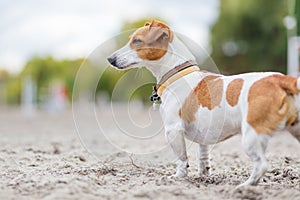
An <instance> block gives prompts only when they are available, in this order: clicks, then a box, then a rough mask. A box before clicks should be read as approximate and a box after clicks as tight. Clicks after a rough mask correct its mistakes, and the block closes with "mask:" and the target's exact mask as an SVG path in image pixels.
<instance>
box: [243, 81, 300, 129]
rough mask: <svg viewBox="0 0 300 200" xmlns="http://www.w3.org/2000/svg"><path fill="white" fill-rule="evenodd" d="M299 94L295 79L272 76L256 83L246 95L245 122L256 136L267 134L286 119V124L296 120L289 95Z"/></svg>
mask: <svg viewBox="0 0 300 200" xmlns="http://www.w3.org/2000/svg"><path fill="white" fill-rule="evenodd" d="M296 93H299V90H298V88H297V79H296V78H293V77H290V76H284V75H272V76H268V77H265V78H263V79H261V80H258V81H256V82H255V83H254V84H253V85H252V86H251V88H250V90H249V94H248V115H247V122H248V123H249V124H250V125H251V126H252V127H253V128H254V129H255V131H256V132H257V133H258V134H269V133H272V132H273V131H275V130H276V129H277V128H278V127H279V123H280V122H281V121H282V120H283V119H284V118H285V117H286V118H287V123H293V122H294V121H295V120H296V117H295V114H296V115H297V113H295V109H296V108H294V105H293V104H294V101H292V100H291V97H290V96H289V94H296Z"/></svg>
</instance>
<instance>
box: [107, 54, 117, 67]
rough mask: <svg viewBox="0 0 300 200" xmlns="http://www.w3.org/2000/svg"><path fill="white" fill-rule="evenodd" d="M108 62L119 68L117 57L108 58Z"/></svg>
mask: <svg viewBox="0 0 300 200" xmlns="http://www.w3.org/2000/svg"><path fill="white" fill-rule="evenodd" d="M107 60H108V62H109V63H110V64H111V65H112V66H114V67H117V58H116V56H114V55H112V56H110V57H108V58H107Z"/></svg>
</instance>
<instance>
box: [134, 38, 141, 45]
mask: <svg viewBox="0 0 300 200" xmlns="http://www.w3.org/2000/svg"><path fill="white" fill-rule="evenodd" d="M141 42H142V40H140V39H138V38H137V39H134V40H133V41H132V43H133V44H140V43H141Z"/></svg>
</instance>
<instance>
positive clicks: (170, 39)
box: [145, 20, 174, 42]
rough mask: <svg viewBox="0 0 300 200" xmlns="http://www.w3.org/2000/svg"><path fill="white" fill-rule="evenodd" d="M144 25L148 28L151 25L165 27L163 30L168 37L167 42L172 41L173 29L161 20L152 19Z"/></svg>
mask: <svg viewBox="0 0 300 200" xmlns="http://www.w3.org/2000/svg"><path fill="white" fill-rule="evenodd" d="M145 26H149V28H152V27H159V28H163V29H165V30H166V31H164V32H165V33H166V34H167V36H168V37H169V42H172V41H173V38H174V33H173V31H172V30H171V29H170V27H169V26H168V25H166V24H165V23H163V22H161V21H158V20H152V22H151V23H149V22H147V23H146V24H145Z"/></svg>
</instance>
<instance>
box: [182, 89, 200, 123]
mask: <svg viewBox="0 0 300 200" xmlns="http://www.w3.org/2000/svg"><path fill="white" fill-rule="evenodd" d="M198 107H199V104H198V100H197V95H196V94H195V93H194V92H192V93H190V95H189V96H188V98H187V99H186V100H185V101H184V104H183V106H182V108H181V109H180V110H179V117H180V118H181V119H183V120H184V121H186V122H189V123H191V122H193V121H195V120H196V117H195V114H196V112H197V110H198Z"/></svg>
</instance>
